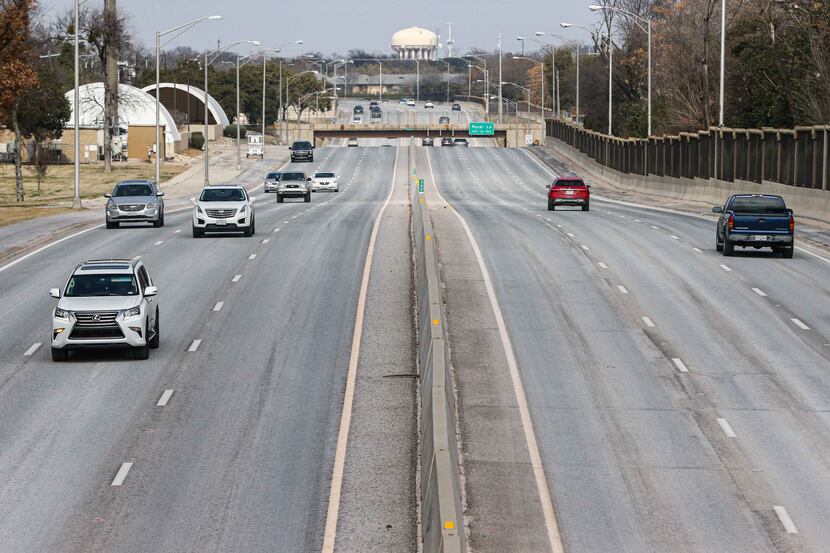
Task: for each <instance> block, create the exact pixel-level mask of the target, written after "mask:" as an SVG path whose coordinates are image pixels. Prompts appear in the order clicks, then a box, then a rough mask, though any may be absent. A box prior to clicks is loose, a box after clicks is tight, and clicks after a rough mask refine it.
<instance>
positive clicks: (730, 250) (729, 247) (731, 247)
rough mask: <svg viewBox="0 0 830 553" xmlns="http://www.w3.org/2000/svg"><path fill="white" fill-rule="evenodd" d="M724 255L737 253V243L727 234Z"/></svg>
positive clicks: (724, 242) (730, 255)
mask: <svg viewBox="0 0 830 553" xmlns="http://www.w3.org/2000/svg"><path fill="white" fill-rule="evenodd" d="M723 255H725V256H726V257H732V256H733V255H735V244H733V243H732V241H731V240H730V239H729V237H727V236H724V237H723Z"/></svg>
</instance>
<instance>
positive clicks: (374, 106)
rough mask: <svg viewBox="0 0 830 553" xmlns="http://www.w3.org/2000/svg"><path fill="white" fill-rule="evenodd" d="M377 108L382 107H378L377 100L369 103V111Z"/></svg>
mask: <svg viewBox="0 0 830 553" xmlns="http://www.w3.org/2000/svg"><path fill="white" fill-rule="evenodd" d="M376 107H380V106H379V105H378V102H377V100H372V101H371V102H369V109H372V108H376Z"/></svg>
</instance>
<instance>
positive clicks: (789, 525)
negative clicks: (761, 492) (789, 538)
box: [772, 505, 798, 534]
mask: <svg viewBox="0 0 830 553" xmlns="http://www.w3.org/2000/svg"><path fill="white" fill-rule="evenodd" d="M772 508H773V510H774V511H775V514H776V515H778V520H780V521H781V524H782V525H783V526H784V530H786V531H787V533H788V534H798V528H797V527H796V525H795V523H794V522H793V519H791V518H790V514H789V513H788V512H787V509H785V508H784V507H782V506H781V505H773V506H772Z"/></svg>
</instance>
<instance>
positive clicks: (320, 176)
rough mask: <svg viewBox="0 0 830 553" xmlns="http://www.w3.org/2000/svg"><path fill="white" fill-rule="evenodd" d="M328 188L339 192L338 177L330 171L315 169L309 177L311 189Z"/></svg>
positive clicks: (315, 190)
mask: <svg viewBox="0 0 830 553" xmlns="http://www.w3.org/2000/svg"><path fill="white" fill-rule="evenodd" d="M320 190H330V191H332V192H340V177H338V176H337V175H336V174H335V173H332V172H331V171H317V172H316V173H314V176H313V177H311V191H312V192H319V191H320Z"/></svg>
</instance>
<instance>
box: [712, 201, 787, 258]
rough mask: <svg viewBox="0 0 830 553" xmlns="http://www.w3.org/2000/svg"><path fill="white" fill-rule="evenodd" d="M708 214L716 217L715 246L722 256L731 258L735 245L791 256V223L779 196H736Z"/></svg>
mask: <svg viewBox="0 0 830 553" xmlns="http://www.w3.org/2000/svg"><path fill="white" fill-rule="evenodd" d="M712 211H713V212H715V213H718V214H720V218H719V219H718V226H717V231H716V235H715V244H716V249H717V250H718V251H721V252H723V255H726V256H731V255H734V253H735V247H736V246H738V247H749V248H756V249H758V248H772V251H773V252H775V253H781V254H782V256H783V257H792V256H793V249H794V245H793V244H794V236H793V235H794V231H795V220H794V219H793V215H792V210H790V209H787V206H786V204H785V203H784V199H783V198H782V197H781V196H773V195H767V194H736V195H734V196H730V197H729V199H728V200H726V203H725V204H724V206H723V207H716V208H714V209H713V210H712Z"/></svg>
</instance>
